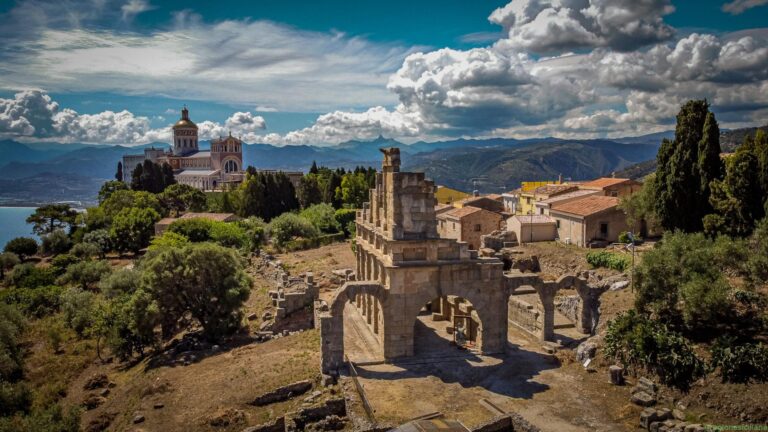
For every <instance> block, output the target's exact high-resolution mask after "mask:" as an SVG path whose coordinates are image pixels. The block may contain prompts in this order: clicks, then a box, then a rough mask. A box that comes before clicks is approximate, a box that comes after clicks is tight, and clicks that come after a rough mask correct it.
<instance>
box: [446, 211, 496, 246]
mask: <svg viewBox="0 0 768 432" xmlns="http://www.w3.org/2000/svg"><path fill="white" fill-rule="evenodd" d="M503 222H504V218H503V217H502V216H501V214H499V213H496V212H492V211H489V210H486V209H482V208H478V207H471V206H465V207H462V208H454V209H453V210H449V211H446V212H443V213H440V214H438V215H437V232H438V233H439V234H440V237H442V238H450V239H457V240H459V241H463V242H467V243H469V248H470V249H474V250H477V248H479V247H480V236H482V235H484V234H490V233H492V232H494V231H496V230H498V229H499V228H501V227H502V226H503Z"/></svg>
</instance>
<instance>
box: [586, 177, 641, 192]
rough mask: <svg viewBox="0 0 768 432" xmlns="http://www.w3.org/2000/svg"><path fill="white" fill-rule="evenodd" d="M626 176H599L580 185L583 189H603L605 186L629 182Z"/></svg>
mask: <svg viewBox="0 0 768 432" xmlns="http://www.w3.org/2000/svg"><path fill="white" fill-rule="evenodd" d="M631 181H632V180H630V179H628V178H613V177H601V178H599V179H595V180H592V181H590V182H587V183H584V184H582V185H581V187H583V188H585V189H601V190H602V189H605V188H607V187H611V186H616V185H620V184H622V183H626V182H631Z"/></svg>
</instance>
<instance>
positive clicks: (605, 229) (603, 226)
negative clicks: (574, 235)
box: [600, 222, 608, 238]
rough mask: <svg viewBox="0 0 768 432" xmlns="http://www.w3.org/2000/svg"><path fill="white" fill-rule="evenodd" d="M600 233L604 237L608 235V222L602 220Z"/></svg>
mask: <svg viewBox="0 0 768 432" xmlns="http://www.w3.org/2000/svg"><path fill="white" fill-rule="evenodd" d="M600 235H601V236H602V237H603V238H605V237H608V222H600Z"/></svg>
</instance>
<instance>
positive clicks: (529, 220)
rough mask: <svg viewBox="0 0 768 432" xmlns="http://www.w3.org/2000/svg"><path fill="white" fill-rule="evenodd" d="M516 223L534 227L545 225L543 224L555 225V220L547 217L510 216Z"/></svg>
mask: <svg viewBox="0 0 768 432" xmlns="http://www.w3.org/2000/svg"><path fill="white" fill-rule="evenodd" d="M512 217H513V218H515V219H516V220H517V221H519V222H520V225H525V224H534V225H545V224H555V223H557V222H555V219H554V218H552V217H551V216H547V215H540V214H539V215H515V216H512Z"/></svg>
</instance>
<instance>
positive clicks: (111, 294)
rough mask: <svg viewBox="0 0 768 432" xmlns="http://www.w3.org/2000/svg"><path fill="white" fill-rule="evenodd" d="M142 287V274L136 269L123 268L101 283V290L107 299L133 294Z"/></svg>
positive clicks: (103, 279) (109, 275) (106, 277)
mask: <svg viewBox="0 0 768 432" xmlns="http://www.w3.org/2000/svg"><path fill="white" fill-rule="evenodd" d="M140 285H141V272H140V271H139V270H136V269H128V268H121V269H119V270H116V271H114V272H112V273H110V274H108V275H106V276H105V277H103V278H101V280H100V281H99V290H101V292H102V294H104V296H106V297H107V298H115V297H119V296H121V295H123V294H133V292H134V291H136V290H137V289H139V286H140Z"/></svg>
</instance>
